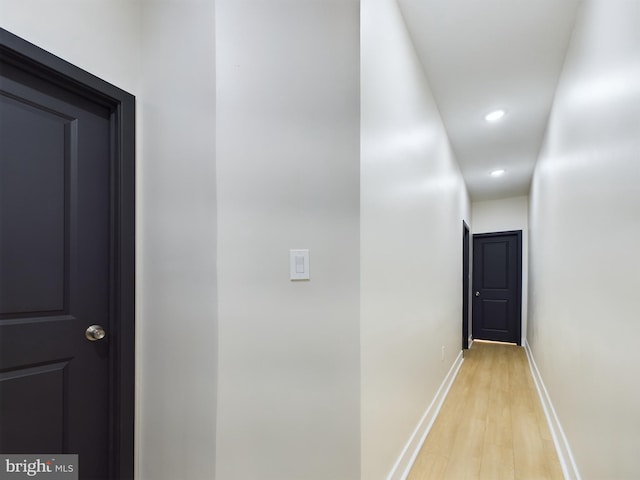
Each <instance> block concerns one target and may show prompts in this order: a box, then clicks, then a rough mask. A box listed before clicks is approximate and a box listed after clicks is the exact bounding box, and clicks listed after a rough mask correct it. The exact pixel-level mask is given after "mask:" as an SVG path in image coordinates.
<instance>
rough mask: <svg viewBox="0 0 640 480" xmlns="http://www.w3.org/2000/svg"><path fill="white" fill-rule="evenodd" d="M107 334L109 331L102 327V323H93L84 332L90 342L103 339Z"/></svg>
mask: <svg viewBox="0 0 640 480" xmlns="http://www.w3.org/2000/svg"><path fill="white" fill-rule="evenodd" d="M106 335H107V332H105V330H104V327H102V326H101V325H91V326H90V327H89V328H87V330H86V331H85V332H84V336H85V337H87V340H89V341H90V342H95V341H97V340H102V339H103V338H104V337H105V336H106Z"/></svg>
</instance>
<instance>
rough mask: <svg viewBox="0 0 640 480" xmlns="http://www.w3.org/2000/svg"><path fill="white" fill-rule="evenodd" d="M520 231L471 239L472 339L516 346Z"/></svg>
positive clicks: (520, 246) (520, 249) (519, 278)
mask: <svg viewBox="0 0 640 480" xmlns="http://www.w3.org/2000/svg"><path fill="white" fill-rule="evenodd" d="M521 306H522V231H520V230H518V231H513V232H498V233H485V234H476V235H474V236H473V314H472V315H473V317H472V323H473V327H472V331H473V338H474V339H476V340H494V341H499V342H512V343H516V344H518V345H520V336H521V320H522V313H521V308H522V307H521Z"/></svg>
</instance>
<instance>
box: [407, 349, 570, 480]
mask: <svg viewBox="0 0 640 480" xmlns="http://www.w3.org/2000/svg"><path fill="white" fill-rule="evenodd" d="M425 479H438V480H445V479H453V480H459V479H491V480H493V479H545V480H546V479H559V480H562V479H563V475H562V470H561V468H560V463H559V462H558V457H557V454H556V451H555V448H554V446H553V440H552V439H551V434H550V432H549V427H548V426H547V422H546V419H545V416H544V412H543V410H542V405H541V404H540V399H539V398H538V394H537V392H536V389H535V386H534V384H533V379H532V377H531V373H530V371H529V364H528V361H527V357H526V354H525V351H524V348H522V347H518V346H515V345H508V344H496V343H480V342H474V343H473V345H472V346H471V348H470V349H469V350H468V351H467V352H466V353H465V360H464V363H463V364H462V367H461V368H460V372H459V373H458V376H457V377H456V379H455V381H454V383H453V385H452V386H451V389H450V391H449V394H448V395H447V398H446V399H445V401H444V404H443V405H442V409H441V410H440V413H439V414H438V417H437V418H436V421H435V422H434V424H433V427H432V429H431V431H430V432H429V435H428V436H427V439H426V440H425V443H424V445H423V446H422V449H421V451H420V453H419V454H418V457H417V458H416V461H415V464H414V466H413V469H412V470H411V473H410V474H409V476H408V480H425Z"/></svg>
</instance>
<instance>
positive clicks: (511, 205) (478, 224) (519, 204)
mask: <svg viewBox="0 0 640 480" xmlns="http://www.w3.org/2000/svg"><path fill="white" fill-rule="evenodd" d="M471 219H472V220H471V221H472V227H471V230H472V233H491V232H505V231H509V230H522V344H523V345H524V341H525V338H526V336H527V317H528V298H529V288H528V287H529V235H528V232H529V197H511V198H502V199H499V200H486V201H482V202H473V203H472V204H471ZM472 288H473V287H472ZM470 331H471V329H470Z"/></svg>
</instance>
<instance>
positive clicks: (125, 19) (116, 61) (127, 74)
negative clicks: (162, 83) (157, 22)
mask: <svg viewBox="0 0 640 480" xmlns="http://www.w3.org/2000/svg"><path fill="white" fill-rule="evenodd" d="M0 27H2V28H4V29H6V30H8V31H10V32H11V33H14V34H15V35H18V36H19V37H22V38H23V39H25V40H27V41H29V42H31V43H34V44H36V45H37V46H39V47H41V48H44V49H45V50H47V51H49V52H51V53H53V54H54V55H57V56H58V57H60V58H63V59H64V60H67V61H68V62H71V63H73V64H74V65H76V66H78V67H80V68H82V69H84V70H87V71H88V72H90V73H92V74H94V75H96V76H98V77H100V78H102V79H104V80H106V81H108V82H109V83H112V84H114V85H116V86H117V87H120V88H122V89H124V90H126V91H128V92H129V93H133V94H134V95H135V94H137V93H139V91H138V83H139V74H140V66H139V65H140V6H139V2H137V1H132V0H91V1H77V0H60V1H55V2H51V1H49V0H0Z"/></svg>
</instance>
